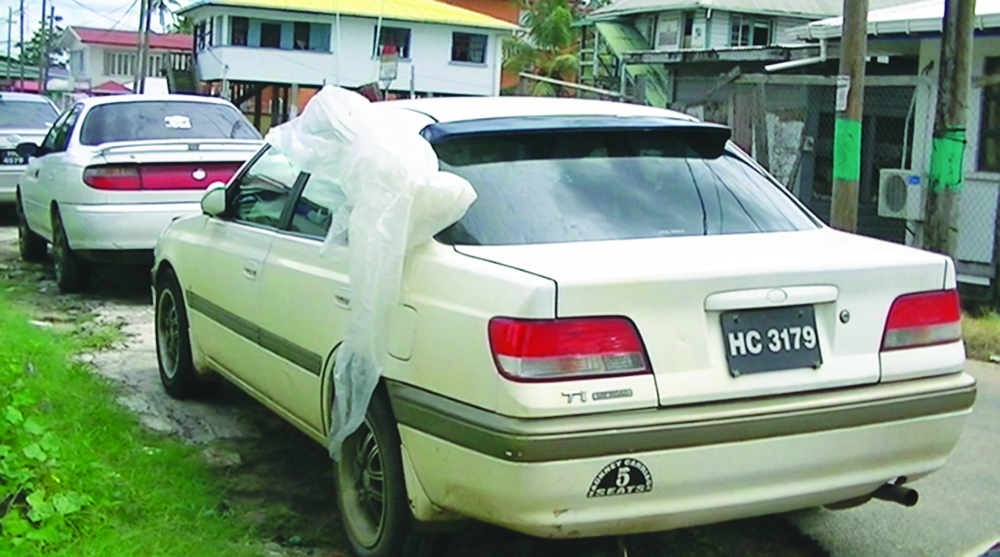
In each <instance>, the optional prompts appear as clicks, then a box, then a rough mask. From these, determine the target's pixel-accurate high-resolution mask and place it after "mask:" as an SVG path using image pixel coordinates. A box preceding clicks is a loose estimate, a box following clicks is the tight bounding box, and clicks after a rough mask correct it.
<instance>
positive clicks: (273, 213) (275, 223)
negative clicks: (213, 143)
mask: <svg viewBox="0 0 1000 557" xmlns="http://www.w3.org/2000/svg"><path fill="white" fill-rule="evenodd" d="M300 174H301V172H300V171H299V170H298V169H296V168H295V167H293V166H292V163H290V162H288V159H287V158H285V155H283V154H281V152H280V151H278V150H276V149H273V148H268V149H267V150H266V151H264V153H263V154H261V155H260V156H259V157H258V158H257V160H255V161H254V162H253V163H252V164H251V165H250V167H249V168H248V169H247V170H246V172H244V173H243V175H242V176H240V178H239V179H238V180H236V181H235V182H234V183H233V185H232V186H231V191H230V192H229V196H230V204H229V206H230V207H231V209H230V215H231V216H232V218H233V219H234V220H236V221H239V222H244V223H248V224H254V225H259V226H267V227H271V228H278V227H280V226H281V223H282V221H283V215H284V213H285V208H286V205H288V199H289V198H290V197H291V195H292V190H293V189H294V188H295V183H296V181H297V180H298V179H299V175H300Z"/></svg>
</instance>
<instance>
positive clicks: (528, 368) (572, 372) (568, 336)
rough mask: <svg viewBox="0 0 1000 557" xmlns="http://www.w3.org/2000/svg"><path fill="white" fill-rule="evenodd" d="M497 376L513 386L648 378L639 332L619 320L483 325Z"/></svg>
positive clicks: (500, 319) (513, 321)
mask: <svg viewBox="0 0 1000 557" xmlns="http://www.w3.org/2000/svg"><path fill="white" fill-rule="evenodd" d="M489 336H490V348H491V349H492V350H493V357H494V359H495V360H496V364H497V368H498V370H499V371H500V373H501V374H502V375H503V376H504V377H507V378H508V379H512V380H514V381H559V380H574V379H587V378H593V377H604V376H609V375H634V374H639V373H650V371H651V370H650V367H649V363H648V360H647V358H646V351H645V348H644V347H643V344H642V339H641V338H640V337H639V332H638V331H637V330H636V328H635V325H633V324H632V322H631V321H629V320H628V319H625V318H623V317H585V318H575V319H511V318H506V317H495V318H493V319H491V320H490V325H489Z"/></svg>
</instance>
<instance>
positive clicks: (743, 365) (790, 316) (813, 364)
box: [722, 306, 823, 377]
mask: <svg viewBox="0 0 1000 557" xmlns="http://www.w3.org/2000/svg"><path fill="white" fill-rule="evenodd" d="M722 336H723V338H724V339H725V344H726V360H727V361H728V362H729V372H730V373H731V374H732V375H733V376H734V377H738V376H740V375H745V374H748V373H760V372H766V371H781V370H785V369H800V368H814V369H815V368H818V367H819V366H820V365H821V364H822V363H823V358H822V356H821V355H820V353H819V335H818V334H817V332H816V313H815V311H814V310H813V307H812V306H792V307H785V308H772V309H751V310H741V311H727V312H725V313H723V314H722Z"/></svg>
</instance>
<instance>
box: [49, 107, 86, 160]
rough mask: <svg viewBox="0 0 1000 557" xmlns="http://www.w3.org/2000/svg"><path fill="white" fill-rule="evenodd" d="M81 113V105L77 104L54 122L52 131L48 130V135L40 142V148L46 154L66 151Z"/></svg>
mask: <svg viewBox="0 0 1000 557" xmlns="http://www.w3.org/2000/svg"><path fill="white" fill-rule="evenodd" d="M82 111H83V105H80V104H78V105H76V106H74V107H73V108H71V109H70V110H68V111H67V112H66V113H65V114H64V116H61V117H60V118H59V120H58V121H56V123H55V125H54V126H52V129H50V130H49V133H48V135H46V136H45V141H43V142H42V147H44V148H45V152H46V154H48V153H60V152H62V151H65V150H66V147H67V146H68V145H69V140H70V138H71V137H72V136H73V130H74V128H76V123H77V121H78V120H79V119H80V112H82Z"/></svg>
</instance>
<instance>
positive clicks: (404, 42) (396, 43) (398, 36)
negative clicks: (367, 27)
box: [372, 27, 410, 58]
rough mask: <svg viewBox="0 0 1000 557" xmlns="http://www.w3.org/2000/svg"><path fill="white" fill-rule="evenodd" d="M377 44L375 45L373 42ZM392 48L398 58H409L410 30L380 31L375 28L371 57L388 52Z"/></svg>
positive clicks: (385, 28)
mask: <svg viewBox="0 0 1000 557" xmlns="http://www.w3.org/2000/svg"><path fill="white" fill-rule="evenodd" d="M376 40H377V41H378V43H375V41H376ZM386 47H393V48H395V50H396V53H397V54H399V57H400V58H409V57H410V30H409V29H403V28H402V27H383V28H382V29H381V31H380V30H379V29H378V27H376V28H375V38H374V39H373V40H372V56H378V55H379V54H381V53H383V52H389V51H390V49H387V48H386Z"/></svg>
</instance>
